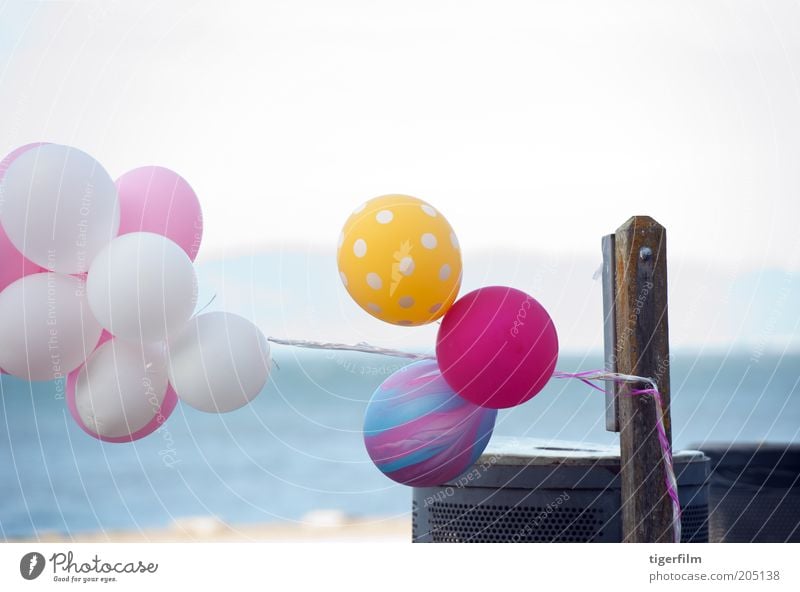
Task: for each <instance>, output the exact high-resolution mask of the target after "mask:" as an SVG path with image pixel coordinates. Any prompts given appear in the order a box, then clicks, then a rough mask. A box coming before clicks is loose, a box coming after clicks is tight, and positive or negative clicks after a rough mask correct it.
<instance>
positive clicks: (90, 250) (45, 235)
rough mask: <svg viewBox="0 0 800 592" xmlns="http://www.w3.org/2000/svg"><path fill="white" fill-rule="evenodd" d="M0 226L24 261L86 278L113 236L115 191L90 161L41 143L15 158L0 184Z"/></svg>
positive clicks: (116, 216) (115, 228)
mask: <svg viewBox="0 0 800 592" xmlns="http://www.w3.org/2000/svg"><path fill="white" fill-rule="evenodd" d="M0 203H1V204H2V210H0V221H1V222H2V224H3V229H4V230H5V231H6V234H7V235H8V238H9V239H10V240H11V242H12V243H13V244H14V246H15V247H16V248H17V249H19V251H20V252H22V254H23V255H25V256H26V257H27V258H28V259H30V260H31V261H33V262H34V263H37V264H39V265H41V266H42V267H44V268H46V269H51V270H54V271H58V272H61V273H85V272H86V271H87V270H88V269H89V266H90V265H91V262H92V259H93V258H94V257H95V255H97V253H98V252H99V251H100V249H102V248H103V246H105V244H106V243H108V241H110V240H111V239H112V238H114V237H115V236H117V232H118V230H119V216H120V207H119V200H118V199H117V188H116V186H115V185H114V181H113V180H112V179H111V177H110V176H109V175H108V173H107V172H106V171H105V169H104V168H103V167H102V166H101V165H100V163H99V162H97V161H96V160H95V159H94V158H92V157H91V156H89V155H88V154H86V153H85V152H82V151H80V150H78V149H77V148H71V147H69V146H60V145H58V144H45V145H42V146H37V147H35V148H31V149H30V150H28V151H27V152H24V153H23V154H21V155H20V156H18V157H17V158H16V159H15V160H14V162H13V163H11V166H10V167H9V168H8V171H6V174H5V176H4V177H3V185H2V199H0Z"/></svg>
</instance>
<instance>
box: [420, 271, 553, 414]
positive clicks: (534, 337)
mask: <svg viewBox="0 0 800 592" xmlns="http://www.w3.org/2000/svg"><path fill="white" fill-rule="evenodd" d="M436 357H437V360H438V362H439V368H440V369H441V371H442V376H444V379H445V380H446V381H447V384H449V385H450V387H451V388H452V389H453V390H454V391H456V392H457V393H458V394H459V395H461V396H462V397H464V398H465V399H467V400H468V401H471V402H472V403H475V404H476V405H480V406H482V407H489V408H492V409H503V408H506V407H513V406H514V405H519V404H520V403H524V402H525V401H527V400H528V399H530V398H531V397H533V396H534V395H536V393H538V392H539V391H540V390H542V388H544V385H545V384H547V381H548V380H550V377H551V376H552V375H553V371H554V370H555V367H556V360H557V358H558V335H557V334H556V328H555V325H553V321H552V319H551V318H550V315H549V314H547V311H546V310H545V309H544V307H543V306H542V305H541V304H539V303H538V302H537V301H536V300H535V299H534V298H533V297H532V296H529V295H528V294H526V293H525V292H521V291H520V290H515V289H514V288H507V287H504V286H491V287H488V288H481V289H479V290H475V291H474V292H470V293H469V294H467V295H465V296H464V297H462V298H461V299H459V300H457V301H456V303H455V304H454V305H453V306H452V307H451V308H450V310H448V311H447V313H446V314H445V315H444V318H443V319H442V324H441V326H440V327H439V333H438V335H437V337H436Z"/></svg>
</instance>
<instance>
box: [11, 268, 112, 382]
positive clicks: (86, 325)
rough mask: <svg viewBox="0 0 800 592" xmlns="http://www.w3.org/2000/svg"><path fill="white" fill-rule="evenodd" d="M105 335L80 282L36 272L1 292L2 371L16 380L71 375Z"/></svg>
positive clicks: (72, 278) (75, 279)
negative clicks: (90, 308) (17, 378)
mask: <svg viewBox="0 0 800 592" xmlns="http://www.w3.org/2000/svg"><path fill="white" fill-rule="evenodd" d="M101 332H102V329H101V327H100V325H99V324H98V322H97V321H96V320H95V318H94V317H93V316H92V313H91V311H90V310H89V303H88V301H87V299H86V286H85V284H84V282H83V281H82V280H80V279H78V278H75V277H72V276H68V275H61V274H58V273H52V272H45V273H35V274H32V275H28V276H25V277H23V278H20V279H18V280H17V281H16V282H14V283H13V284H11V285H10V286H8V287H6V289H5V290H3V291H2V292H0V368H2V369H3V370H5V371H6V372H8V373H9V374H13V375H14V376H19V377H20V378H26V379H28V380H53V379H55V378H61V377H64V376H66V375H67V374H68V373H69V372H70V371H72V370H74V369H75V368H77V367H78V366H80V365H81V364H82V363H83V361H84V360H85V359H86V356H87V355H89V354H90V353H91V351H92V350H93V349H94V347H95V345H97V342H98V340H99V339H100V333H101Z"/></svg>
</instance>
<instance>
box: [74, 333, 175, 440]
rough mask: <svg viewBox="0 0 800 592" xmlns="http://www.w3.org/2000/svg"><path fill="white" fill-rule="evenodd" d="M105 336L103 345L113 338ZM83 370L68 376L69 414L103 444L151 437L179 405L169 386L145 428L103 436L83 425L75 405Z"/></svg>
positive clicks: (77, 369) (168, 385) (102, 341)
mask: <svg viewBox="0 0 800 592" xmlns="http://www.w3.org/2000/svg"><path fill="white" fill-rule="evenodd" d="M103 334H104V336H105V335H109V337H108V338H106V339H103V338H102V337H101V341H100V343H101V344H102V343H104V342H105V341H108V339H109V338H110V337H111V336H110V334H107V333H106V332H105V331H103ZM81 368H83V366H80V367H79V368H76V369H75V370H73V371H72V372H70V373H69V375H67V386H66V393H65V398H66V399H67V409H69V414H70V415H71V416H72V419H74V420H75V423H77V424H78V427H80V428H81V429H82V430H83V431H84V432H86V433H87V434H89V435H90V436H91V437H92V438H97V439H98V440H101V441H103V442H111V443H114V444H122V443H125V442H133V441H134V440H141V439H142V438H144V437H145V436H149V435H150V434H152V433H153V432H155V431H156V430H157V429H158V428H160V427H161V426H162V424H163V423H164V422H165V421H167V419H168V418H169V416H170V415H172V412H173V411H174V410H175V406H176V405H177V404H178V395H177V393H176V392H175V391H174V390H173V389H172V385H170V384H167V392H166V393H165V394H164V400H163V401H161V407H159V409H158V411H157V412H156V414H155V416H154V417H153V419H151V420H150V422H149V423H147V424H146V425H145V426H144V427H142V428H140V429H138V430H136V431H135V432H133V433H132V434H129V435H127V436H116V437H109V436H101V435H100V434H98V433H97V432H95V431H93V430H90V429H89V428H88V427H86V424H85V423H83V420H81V416H80V414H79V413H78V407H77V405H76V404H75V385H76V384H77V383H78V374H79V373H80V371H81Z"/></svg>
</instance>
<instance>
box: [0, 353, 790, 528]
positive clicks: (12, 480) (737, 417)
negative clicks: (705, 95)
mask: <svg viewBox="0 0 800 592" xmlns="http://www.w3.org/2000/svg"><path fill="white" fill-rule="evenodd" d="M274 358H275V360H276V362H277V367H275V368H274V369H273V372H272V375H271V379H270V384H269V385H268V387H267V388H265V390H264V392H263V393H261V395H260V396H259V397H258V398H257V399H256V400H255V401H254V402H253V404H252V405H250V406H248V407H246V408H243V409H240V410H238V411H236V412H233V413H230V414H227V415H209V414H205V413H201V412H198V411H195V410H193V409H191V408H189V407H187V406H183V405H179V406H178V408H177V409H176V411H175V413H174V414H173V415H172V417H171V418H170V419H169V421H168V422H167V423H166V424H165V426H164V427H163V428H162V429H161V430H160V431H158V432H156V433H154V434H152V435H151V436H149V437H148V438H145V439H143V440H141V441H139V442H135V443H132V444H104V443H101V442H99V441H97V440H94V439H93V438H91V437H89V436H87V435H86V434H84V433H83V432H82V431H81V430H80V429H79V428H78V427H77V426H76V425H74V423H73V421H72V419H71V417H70V416H69V413H68V412H67V411H66V408H65V405H64V401H63V399H61V398H60V396H61V395H60V393H61V389H60V387H59V385H56V384H54V383H37V384H29V383H27V382H24V381H21V380H18V379H15V378H13V377H9V376H2V377H1V378H0V386H1V387H2V390H0V537H1V538H3V539H11V538H17V537H30V536H36V535H37V534H43V533H46V532H53V531H57V532H61V533H78V532H85V531H99V530H115V529H139V528H150V527H160V526H168V525H170V524H171V523H172V522H173V521H174V520H175V519H178V518H183V517H190V516H207V515H213V516H217V517H219V518H220V519H222V520H224V521H226V522H228V523H234V524H239V523H254V522H274V521H301V520H302V519H303V516H304V515H306V514H307V513H308V512H310V511H312V510H319V509H336V510H340V511H342V512H344V513H347V514H350V515H355V516H402V515H406V514H407V513H408V512H409V506H410V498H411V494H410V491H409V490H408V489H407V488H405V487H403V486H400V485H397V484H394V483H393V482H391V481H390V480H388V479H386V478H385V477H383V475H381V473H380V472H379V471H378V470H377V469H375V468H374V467H373V465H372V464H371V462H370V461H369V458H368V457H367V455H366V452H365V450H364V447H363V443H362V439H361V431H360V430H361V421H362V416H363V413H364V408H365V405H366V402H367V400H368V398H369V396H370V394H371V393H372V392H373V390H374V389H375V387H376V386H377V385H378V384H379V383H380V382H381V381H382V380H383V379H384V378H385V377H386V376H388V375H389V374H390V373H391V372H393V371H395V370H396V369H398V368H399V367H400V366H401V365H402V364H404V363H405V362H403V361H399V360H396V359H393V358H382V357H378V356H371V355H362V354H349V353H339V352H311V351H304V350H295V349H290V348H275V352H274ZM600 365H601V362H600V359H599V358H596V357H595V358H592V357H579V356H562V357H561V359H560V360H559V369H561V370H564V371H576V370H585V369H591V368H597V367H599V366H600ZM671 371H672V389H673V395H672V397H673V416H672V417H673V430H674V442H675V448H676V449H680V448H685V447H687V446H689V445H690V444H694V443H698V442H704V441H719V442H730V441H776V442H789V441H798V440H800V384H799V383H800V356H798V355H792V356H776V355H763V356H760V357H756V358H750V357H748V356H744V355H743V356H727V357H714V356H695V355H688V354H687V355H677V356H676V357H675V360H674V362H673V364H672V367H671ZM495 433H496V434H499V435H507V436H532V437H537V438H546V439H560V440H578V441H588V442H597V443H605V444H611V443H614V442H615V440H616V435H615V434H611V433H608V432H606V431H605V429H604V397H603V395H602V394H601V393H599V392H596V391H594V390H592V389H589V388H587V387H585V386H584V385H582V384H581V383H579V382H577V381H575V380H567V381H562V380H553V381H551V382H550V384H549V385H548V386H547V387H546V389H545V390H544V391H542V392H541V393H540V394H539V395H538V396H536V397H535V398H534V399H533V400H531V401H529V402H528V403H526V404H525V405H522V406H520V407H518V408H515V409H512V410H506V411H503V412H501V413H500V415H499V416H498V421H497V425H496V428H495Z"/></svg>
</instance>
